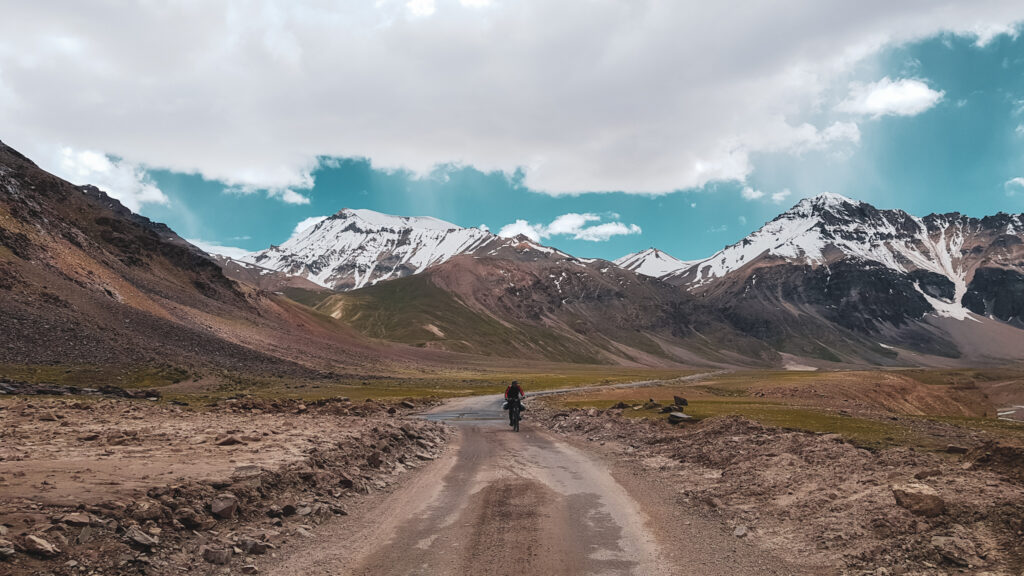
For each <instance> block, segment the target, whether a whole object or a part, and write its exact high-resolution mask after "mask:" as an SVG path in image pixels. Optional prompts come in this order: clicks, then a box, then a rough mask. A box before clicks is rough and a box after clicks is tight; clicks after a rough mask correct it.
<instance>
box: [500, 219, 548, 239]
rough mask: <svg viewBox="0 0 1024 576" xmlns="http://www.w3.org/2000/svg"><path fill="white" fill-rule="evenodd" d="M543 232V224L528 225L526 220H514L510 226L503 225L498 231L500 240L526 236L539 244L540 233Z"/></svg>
mask: <svg viewBox="0 0 1024 576" xmlns="http://www.w3.org/2000/svg"><path fill="white" fill-rule="evenodd" d="M543 230H544V225H543V224H530V223H529V222H528V221H526V220H516V221H515V222H512V223H511V224H505V225H504V226H502V227H501V230H499V231H498V236H501V237H502V238H513V237H515V236H526V237H527V238H529V239H530V240H533V241H534V242H540V240H541V233H542V232H543Z"/></svg>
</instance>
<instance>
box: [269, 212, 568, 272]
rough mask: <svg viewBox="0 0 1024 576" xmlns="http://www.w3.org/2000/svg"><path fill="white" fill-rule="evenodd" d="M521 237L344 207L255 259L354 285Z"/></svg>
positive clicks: (495, 249)
mask: <svg viewBox="0 0 1024 576" xmlns="http://www.w3.org/2000/svg"><path fill="white" fill-rule="evenodd" d="M522 242H523V240H522V239H518V240H515V239H505V238H499V237H498V236H495V235H494V234H491V233H490V232H487V231H486V230H482V229H480V228H462V227H460V226H456V225H455V224H451V223H449V222H445V221H443V220H438V219H436V218H423V217H419V218H417V217H402V216H391V215H388V214H381V213H379V212H374V211H372V210H350V209H344V210H341V211H339V212H338V213H337V214H335V215H333V216H331V217H329V218H327V219H326V220H324V221H322V222H320V223H318V224H316V225H315V226H311V227H309V228H308V229H306V230H304V231H302V232H301V233H300V234H299V235H298V236H296V237H294V238H292V239H289V240H288V241H287V242H285V243H284V244H282V245H280V246H271V247H270V248H268V249H267V250H263V251H261V252H257V253H256V254H255V255H254V256H253V257H252V258H251V259H250V260H251V262H252V263H253V264H257V265H259V266H261V267H262V268H266V269H270V270H275V271H278V272H283V273H285V274H289V275H292V276H300V277H303V278H306V279H308V280H309V281H311V282H313V283H315V284H317V285H320V286H323V287H326V288H330V289H333V290H352V289H355V288H362V287H364V286H370V285H373V284H376V283H377V282H380V281H382V280H389V279H395V278H402V277H404V276H409V275H412V274H418V273H420V272H422V271H424V270H426V269H427V268H428V267H430V266H434V265H436V264H440V263H442V262H445V261H447V260H449V259H450V258H452V257H453V256H456V255H459V254H482V255H494V254H497V253H499V252H500V251H501V250H502V249H504V248H508V247H509V246H510V245H517V244H520V243H522ZM533 249H534V250H536V251H539V252H548V251H551V250H553V249H551V248H546V247H543V246H540V245H537V244H533Z"/></svg>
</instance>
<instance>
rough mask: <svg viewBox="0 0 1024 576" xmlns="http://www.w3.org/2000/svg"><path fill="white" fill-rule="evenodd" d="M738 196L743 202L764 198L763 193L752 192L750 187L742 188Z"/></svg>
mask: <svg viewBox="0 0 1024 576" xmlns="http://www.w3.org/2000/svg"><path fill="white" fill-rule="evenodd" d="M740 196H742V197H743V199H744V200H757V199H758V198H761V197H762V196H764V192H762V191H760V190H754V189H753V188H751V187H750V186H744V187H743V190H740Z"/></svg>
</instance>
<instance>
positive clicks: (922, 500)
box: [892, 482, 946, 517]
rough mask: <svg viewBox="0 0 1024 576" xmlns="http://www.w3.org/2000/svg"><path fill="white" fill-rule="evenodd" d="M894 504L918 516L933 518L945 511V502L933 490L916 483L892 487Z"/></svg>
mask: <svg viewBox="0 0 1024 576" xmlns="http://www.w3.org/2000/svg"><path fill="white" fill-rule="evenodd" d="M892 495H893V496H894V497H895V498H896V503H897V504H899V505H900V506H902V507H903V508H906V509H907V510H909V511H910V512H911V513H913V514H916V515H918V516H927V517H935V516H938V515H940V514H942V513H943V512H945V510H946V502H945V501H944V500H943V499H942V498H941V497H940V496H939V494H938V493H937V492H936V491H935V489H934V488H932V487H931V486H928V485H926V484H919V483H916V482H913V483H910V484H901V485H897V486H893V487H892Z"/></svg>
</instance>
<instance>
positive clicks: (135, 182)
mask: <svg viewBox="0 0 1024 576" xmlns="http://www.w3.org/2000/svg"><path fill="white" fill-rule="evenodd" d="M51 169H52V170H53V173H54V174H56V175H57V176H60V177H61V178H63V179H65V180H67V181H68V182H71V183H73V184H92V185H94V186H96V187H97V188H99V189H100V190H103V191H104V192H106V193H107V194H109V195H110V196H111V197H113V198H116V199H117V200H119V201H120V202H121V204H124V205H125V207H126V208H128V209H129V210H131V211H132V212H138V211H139V209H140V208H141V207H142V205H143V204H169V203H170V200H169V199H168V198H167V195H166V194H164V193H163V191H162V190H160V188H158V187H157V185H156V183H154V182H153V180H152V179H151V178H150V177H149V174H148V173H147V172H146V170H145V169H143V168H142V167H141V166H138V165H137V164H133V163H131V162H126V161H124V160H112V159H110V158H108V157H107V155H106V154H103V153H101V152H96V151H93V150H75V149H72V148H68V147H66V146H65V147H63V148H61V149H60V152H59V154H58V156H57V159H56V161H55V162H53V164H52V168H51Z"/></svg>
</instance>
